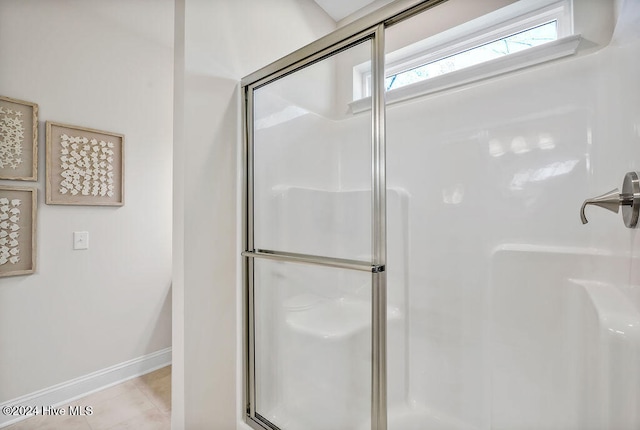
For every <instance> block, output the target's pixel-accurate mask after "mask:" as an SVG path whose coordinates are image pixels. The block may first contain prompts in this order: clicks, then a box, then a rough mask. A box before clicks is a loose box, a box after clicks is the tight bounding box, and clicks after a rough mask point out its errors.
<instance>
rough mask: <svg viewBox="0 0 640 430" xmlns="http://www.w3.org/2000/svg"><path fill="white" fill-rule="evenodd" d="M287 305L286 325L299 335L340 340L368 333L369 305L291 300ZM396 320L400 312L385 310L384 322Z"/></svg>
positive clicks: (309, 299) (341, 300) (394, 309)
mask: <svg viewBox="0 0 640 430" xmlns="http://www.w3.org/2000/svg"><path fill="white" fill-rule="evenodd" d="M288 304H291V305H294V306H291V307H289V306H287V307H288V308H289V309H288V310H289V312H288V313H287V317H286V322H287V325H288V326H289V327H291V328H292V329H293V330H296V331H298V332H301V333H305V334H307V335H311V336H317V337H321V338H325V339H329V338H335V339H339V338H343V337H347V336H352V335H354V334H357V333H360V332H362V331H363V330H371V304H370V303H368V302H366V301H361V300H356V299H345V298H341V299H337V300H326V299H320V298H317V300H312V299H311V298H310V297H308V296H305V297H304V298H297V297H296V298H294V300H292V301H289V302H288ZM397 318H400V310H399V309H397V308H388V309H387V319H397Z"/></svg>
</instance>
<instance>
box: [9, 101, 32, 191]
mask: <svg viewBox="0 0 640 430" xmlns="http://www.w3.org/2000/svg"><path fill="white" fill-rule="evenodd" d="M0 179H13V180H19V181H37V180H38V105H37V104H35V103H30V102H25V101H22V100H16V99H11V98H9V97H2V96H0Z"/></svg>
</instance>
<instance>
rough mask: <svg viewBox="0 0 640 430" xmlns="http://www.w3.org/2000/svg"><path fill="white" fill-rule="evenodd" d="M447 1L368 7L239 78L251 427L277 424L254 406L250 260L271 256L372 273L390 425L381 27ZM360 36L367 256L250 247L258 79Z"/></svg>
mask: <svg viewBox="0 0 640 430" xmlns="http://www.w3.org/2000/svg"><path fill="white" fill-rule="evenodd" d="M446 1H447V0H399V1H396V2H394V3H393V4H391V5H388V6H386V7H383V8H381V9H379V10H378V11H376V12H373V13H372V14H370V15H368V16H365V17H363V18H361V19H358V20H357V21H355V22H353V23H351V24H348V25H346V26H345V27H342V28H340V29H338V30H336V31H334V32H333V33H331V34H329V35H327V36H325V37H323V38H321V39H319V40H317V41H315V42H313V43H311V44H309V45H307V46H305V47H303V48H301V49H299V50H297V51H295V52H293V53H292V54H289V55H287V56H285V57H283V58H281V59H280V60H277V61H275V62H274V63H272V64H270V65H268V66H266V67H264V68H262V69H260V70H258V71H256V72H254V73H252V74H250V75H248V76H247V77H245V78H244V79H242V82H241V85H242V89H243V95H244V96H243V97H242V109H243V116H242V118H243V122H244V124H243V126H244V176H243V181H244V183H243V194H244V195H243V223H244V237H243V241H244V252H243V253H242V256H243V257H244V270H243V272H244V285H245V289H244V303H245V306H244V324H245V326H244V328H243V333H244V336H245V342H244V345H245V353H244V375H245V384H244V385H245V405H246V420H247V423H248V424H249V425H250V426H251V427H253V428H255V429H258V430H260V429H271V430H278V427H277V426H276V425H274V424H273V423H270V422H269V421H268V420H266V419H265V418H263V417H262V416H260V414H259V413H257V412H256V409H255V405H256V385H255V377H256V375H255V327H254V261H255V259H272V260H279V261H289V262H295V263H305V264H315V265H323V266H331V267H338V268H343V269H348V270H358V271H367V272H371V287H372V297H371V299H372V305H371V306H372V307H371V332H372V333H371V429H372V430H386V429H387V363H386V356H387V344H386V341H387V339H386V336H387V333H386V330H387V326H386V322H387V274H386V270H385V266H386V259H387V255H386V253H387V249H386V248H387V237H386V234H387V233H386V167H385V166H386V162H385V154H386V148H385V100H384V93H385V88H384V77H385V76H384V75H385V73H384V72H385V70H384V56H385V54H384V53H385V47H384V32H385V27H386V26H388V25H391V24H395V23H397V22H400V21H402V20H404V19H406V18H409V17H411V16H413V15H415V14H417V13H420V12H422V11H424V10H426V9H429V8H431V7H433V6H436V5H438V4H441V3H444V2H446ZM365 40H371V41H372V53H371V60H372V70H371V72H372V73H371V79H372V120H371V178H372V183H371V185H372V205H371V215H372V229H371V239H372V261H367V262H364V261H356V260H346V259H339V258H331V257H320V256H315V255H306V254H295V253H287V252H278V251H273V250H263V249H255V247H254V182H253V181H254V176H253V168H254V160H253V138H254V135H253V92H254V90H255V89H258V88H259V87H261V86H264V85H267V84H268V83H270V82H272V81H275V80H277V79H279V78H281V77H283V76H286V75H288V74H291V73H294V72H295V71H297V70H300V69H302V68H303V67H305V66H308V65H310V64H313V63H315V62H318V61H321V60H323V59H325V58H328V57H329V56H331V55H334V54H336V53H338V52H340V51H342V50H346V49H348V48H350V47H352V46H354V45H356V44H358V43H360V42H363V41H365Z"/></svg>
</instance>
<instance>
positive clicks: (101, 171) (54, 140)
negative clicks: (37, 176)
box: [45, 121, 124, 206]
mask: <svg viewBox="0 0 640 430" xmlns="http://www.w3.org/2000/svg"><path fill="white" fill-rule="evenodd" d="M46 129H47V148H46V158H47V183H46V194H47V195H46V201H45V202H46V204H48V205H88V206H123V205H124V135H123V134H119V133H112V132H108V131H102V130H96V129H92V128H87V127H79V126H75V125H69V124H62V123H58V122H53V121H47V123H46Z"/></svg>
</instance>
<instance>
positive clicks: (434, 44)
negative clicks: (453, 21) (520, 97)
mask: <svg viewBox="0 0 640 430" xmlns="http://www.w3.org/2000/svg"><path fill="white" fill-rule="evenodd" d="M572 9H573V8H572V1H571V0H520V1H518V2H515V3H513V4H511V5H509V6H506V7H503V8H501V9H498V10H496V11H494V12H491V13H489V14H486V15H484V16H481V17H479V18H477V19H474V20H472V21H469V22H466V23H464V24H462V25H459V26H457V27H454V28H451V29H449V30H446V31H444V32H442V33H439V34H436V35H434V36H431V37H429V38H426V39H424V40H421V41H419V42H417V43H414V44H412V45H409V46H407V47H404V48H402V49H399V50H397V51H394V52H390V53H387V54H386V61H385V62H386V67H385V79H386V78H387V77H390V76H393V75H395V74H398V73H401V72H404V71H407V70H411V69H413V68H416V67H420V66H422V65H425V64H429V63H432V62H434V61H437V60H440V59H443V58H447V57H450V56H452V55H455V54H458V53H460V52H464V51H467V50H469V49H472V48H475V47H478V46H481V45H484V44H487V43H490V42H493V41H495V40H499V39H502V38H505V37H508V36H510V35H513V34H515V33H519V32H522V31H525V30H528V29H530V28H533V27H537V26H539V25H543V24H546V23H549V22H551V21H556V22H557V34H558V39H557V40H555V41H551V42H547V43H545V44H542V45H540V46H536V47H532V48H529V49H526V50H523V51H520V52H517V53H513V54H509V55H506V56H504V57H501V58H496V59H493V60H488V61H485V62H483V63H480V64H477V65H474V66H470V67H467V68H465V69H461V70H457V71H453V72H449V73H447V74H443V75H440V76H435V77H432V78H428V79H425V80H423V81H419V82H416V83H413V84H409V85H406V86H402V87H399V88H397V89H392V90H389V91H388V92H387V95H386V97H387V103H394V102H398V101H401V100H406V99H408V98H413V97H417V96H422V95H425V94H429V93H433V92H436V91H440V90H443V89H447V88H451V87H454V86H458V85H463V84H467V83H470V82H473V81H477V80H480V79H485V78H488V77H491V76H496V75H499V74H502V73H506V72H509V71H513V70H517V69H521V68H524V67H528V66H531V65H535V64H539V63H542V62H545V61H549V60H552V59H556V58H560V57H563V56H567V55H572V54H574V53H575V52H576V51H577V47H578V44H579V42H580V36H579V35H574V34H573V31H574V26H573V14H572ZM353 76H354V79H353V98H354V102H352V103H351V104H350V106H351V110H352V111H353V112H354V113H357V112H360V111H364V110H367V108H366V106H367V104H368V103H369V102H368V98H369V97H370V94H369V91H370V88H371V65H370V64H369V63H363V64H360V65H357V66H355V67H354V69H353Z"/></svg>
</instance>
